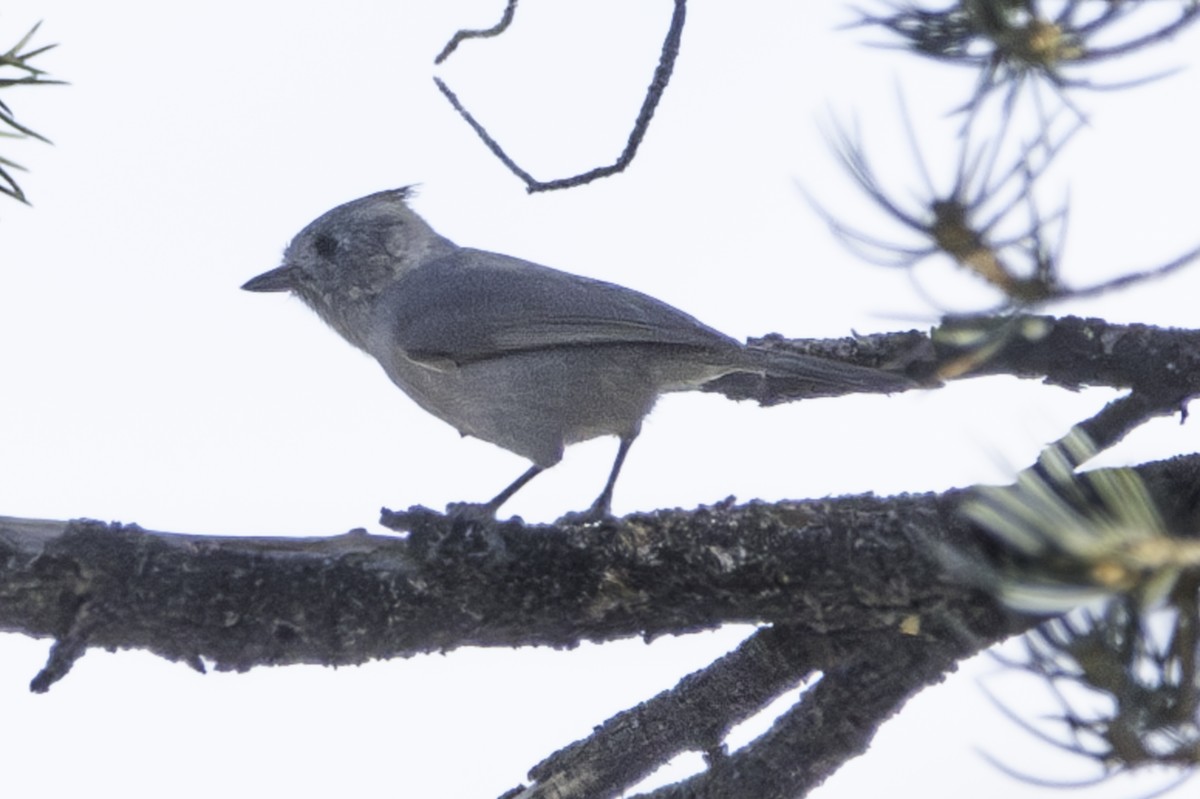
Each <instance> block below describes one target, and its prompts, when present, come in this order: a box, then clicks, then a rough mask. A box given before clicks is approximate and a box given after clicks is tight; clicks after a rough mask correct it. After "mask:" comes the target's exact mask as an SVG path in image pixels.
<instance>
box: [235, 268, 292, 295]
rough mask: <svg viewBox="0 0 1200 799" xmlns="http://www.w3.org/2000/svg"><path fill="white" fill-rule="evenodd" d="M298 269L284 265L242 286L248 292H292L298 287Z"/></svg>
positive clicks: (253, 278) (251, 279)
mask: <svg viewBox="0 0 1200 799" xmlns="http://www.w3.org/2000/svg"><path fill="white" fill-rule="evenodd" d="M296 271H297V270H296V267H294V266H289V265H288V264H284V265H283V266H277V267H275V268H274V269H272V270H271V271H270V272H263V273H262V274H261V275H259V276H258V277H252V278H250V279H249V280H247V281H246V282H245V283H244V284H242V288H244V289H245V290H246V291H291V290H292V289H293V288H295V286H296Z"/></svg>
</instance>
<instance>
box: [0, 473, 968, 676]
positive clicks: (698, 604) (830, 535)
mask: <svg viewBox="0 0 1200 799" xmlns="http://www.w3.org/2000/svg"><path fill="white" fill-rule="evenodd" d="M953 501H954V500H952V499H950V498H940V497H935V496H932V495H928V496H923V497H901V498H895V499H890V500H883V499H877V498H872V497H858V498H848V499H841V500H822V501H813V502H799V503H780V504H779V505H765V504H751V505H747V506H741V507H730V508H725V507H719V508H712V509H702V510H698V511H693V512H683V511H670V512H666V511H664V512H658V513H653V514H645V515H633V516H630V517H627V518H625V519H623V520H620V521H613V522H611V523H606V524H603V525H600V526H591V527H569V526H568V527H563V528H561V529H559V530H557V531H556V530H554V529H553V528H549V527H525V526H524V525H522V524H521V523H520V522H516V521H512V522H506V523H500V524H496V525H485V526H478V525H475V524H472V523H469V522H465V521H463V520H452V519H448V518H446V517H444V516H441V515H440V514H436V513H433V512H430V511H424V510H421V509H417V510H416V511H414V512H410V513H408V514H402V515H396V514H385V519H384V521H385V523H391V524H397V525H402V526H404V527H407V528H408V529H410V530H411V533H410V534H409V535H408V536H407V537H406V538H391V537H386V536H373V535H368V534H366V533H364V532H354V533H350V534H347V535H343V536H337V537H333V538H322V539H271V538H228V537H202V536H183V535H173V534H167V533H155V532H148V531H143V530H140V529H138V528H136V527H132V528H131V527H122V526H119V525H104V524H100V523H97V522H86V521H82V522H72V523H65V522H30V521H23V520H18V519H4V520H3V521H0V629H3V630H8V631H20V632H25V633H27V634H30V635H35V636H52V637H54V638H56V639H59V640H60V641H63V642H74V643H72V645H71V647H68V649H74V650H78V644H79V642H81V641H85V642H86V645H87V646H102V647H126V648H142V649H147V650H150V651H152V652H155V653H157V654H159V655H161V656H163V657H167V658H170V659H173V660H185V661H187V662H189V663H192V664H199V662H200V659H201V658H203V659H205V660H208V661H212V662H213V663H215V664H216V667H217V668H218V669H238V670H241V669H246V668H249V667H251V666H255V665H266V664H282V663H324V664H347V663H361V662H363V661H366V660H370V659H373V658H385V657H396V656H406V655H412V654H416V653H419V652H430V651H440V650H445V649H451V648H455V647H458V646H465V645H477V646H494V645H505V646H520V645H528V644H548V645H552V646H560V647H569V646H573V645H575V644H577V643H579V642H580V641H582V640H609V639H614V638H619V637H625V636H631V635H641V636H645V637H648V638H649V637H654V636H657V635H661V634H664V633H668V632H669V633H681V632H686V631H689V630H698V629H703V628H711V627H715V626H717V625H720V624H723V623H727V622H762V621H768V622H770V621H786V622H788V623H792V624H801V625H804V626H806V627H808V628H810V629H812V630H815V631H826V630H838V629H855V630H871V629H879V628H891V627H894V626H895V625H897V624H898V623H899V622H900V620H901V619H902V618H903V617H904V616H906V615H907V614H910V613H914V612H918V613H919V612H921V610H922V609H923V608H927V607H931V606H935V605H941V604H944V603H947V602H950V603H952V604H960V603H964V602H965V603H968V604H970V603H976V604H978V603H981V602H982V603H984V604H987V600H986V599H984V598H981V597H978V596H974V595H973V592H971V591H970V590H969V589H966V588H963V587H961V586H958V587H956V586H951V585H948V584H945V583H943V582H942V581H941V580H940V579H939V578H940V570H939V568H938V565H937V564H936V563H935V562H934V561H933V560H932V559H931V558H930V557H929V556H928V554H927V552H925V551H924V548H923V547H922V546H920V545H919V544H918V545H915V546H914V541H913V540H911V537H910V536H911V535H913V534H915V531H920V535H923V536H924V535H935V536H938V537H940V536H942V535H950V536H952V537H953V538H955V539H961V540H963V541H965V540H966V539H967V538H968V537H969V536H970V535H971V534H970V532H969V531H968V530H967V528H966V526H965V525H964V524H962V523H961V522H958V521H955V520H954V517H953V513H952V511H951V509H950V507H949V506H948V505H947V504H946V503H948V502H950V503H952V502H953ZM948 522H949V524H947V523H948ZM939 531H940V532H939ZM80 651H81V650H80ZM52 665H54V664H52ZM59 665H60V666H66V665H69V662H67V663H64V664H59Z"/></svg>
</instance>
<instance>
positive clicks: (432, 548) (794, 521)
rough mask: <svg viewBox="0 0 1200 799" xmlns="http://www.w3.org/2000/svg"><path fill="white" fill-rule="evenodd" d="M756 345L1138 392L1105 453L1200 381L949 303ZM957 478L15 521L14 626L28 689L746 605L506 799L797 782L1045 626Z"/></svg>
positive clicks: (1145, 359)
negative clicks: (990, 584)
mask: <svg viewBox="0 0 1200 799" xmlns="http://www.w3.org/2000/svg"><path fill="white" fill-rule="evenodd" d="M964 340H965V341H969V342H971V343H969V344H967V345H963V344H961V343H956V344H955V345H954V346H951V344H949V343H947V342H962V341H964ZM980 341H983V342H984V345H986V346H984V345H981V344H980V343H979V342H980ZM760 343H761V344H762V345H763V346H778V347H787V348H794V349H797V350H799V351H802V352H807V353H811V354H818V355H826V356H831V357H839V358H842V359H844V360H847V361H850V362H854V363H859V364H865V365H882V366H888V367H891V368H897V369H902V370H903V371H904V372H905V373H907V374H908V375H909V376H911V377H913V378H914V379H915V380H917V381H918V382H920V383H922V384H923V385H927V386H929V387H931V388H933V387H936V386H937V385H939V384H940V383H939V381H941V380H946V379H952V378H955V377H958V376H962V375H966V374H984V373H987V374H993V373H1005V374H1013V375H1018V376H1022V377H1034V376H1036V377H1040V378H1042V379H1043V380H1045V381H1046V382H1047V383H1052V384H1056V385H1061V386H1067V387H1076V386H1082V385H1107V386H1115V387H1126V388H1129V389H1131V390H1130V392H1129V393H1128V394H1127V395H1126V396H1124V397H1122V398H1121V399H1118V400H1115V401H1114V402H1112V403H1110V404H1109V405H1108V406H1107V407H1106V408H1104V409H1103V410H1102V411H1101V412H1100V413H1098V414H1096V416H1094V417H1093V418H1091V419H1088V420H1084V421H1082V422H1081V423H1080V424H1079V427H1080V428H1082V429H1083V430H1084V431H1086V432H1087V433H1088V435H1089V436H1090V438H1091V439H1092V440H1093V441H1094V442H1096V443H1097V444H1098V445H1099V446H1100V447H1105V446H1109V445H1111V444H1112V443H1114V442H1116V441H1118V440H1120V438H1121V437H1123V436H1124V435H1125V434H1126V433H1127V432H1128V431H1129V430H1131V429H1133V428H1134V427H1136V426H1137V425H1138V424H1140V423H1141V422H1143V421H1146V420H1147V419H1149V418H1152V417H1154V416H1157V415H1163V414H1167V413H1171V412H1174V411H1177V410H1180V409H1182V408H1185V406H1186V402H1187V400H1188V398H1190V397H1191V396H1192V395H1194V394H1196V393H1200V368H1197V366H1198V365H1200V333H1198V332H1195V331H1178V330H1161V329H1156V328H1151V327H1146V326H1141V325H1109V324H1107V323H1104V322H1102V321H1100V320H1083V319H1075V318H1066V319H1050V318H1044V317H1024V318H1016V319H1006V320H1001V321H1000V322H992V321H988V320H959V321H957V322H953V323H947V324H946V325H944V326H943V327H942V328H941V329H939V330H938V331H935V332H934V334H933V335H932V336H925V335H923V334H919V333H913V332H909V333H898V334H892V335H883V336H873V337H867V338H856V339H846V340H841V341H835V342H802V341H783V340H780V339H775V338H770V339H764V340H763V341H762V342H760ZM985 351H986V357H980V354H981V352H985ZM711 388H712V389H713V390H720V391H724V392H725V393H726V394H728V395H729V396H731V397H735V398H751V397H752V398H755V399H757V400H758V401H760V402H762V403H764V404H774V403H778V402H784V401H789V400H792V399H797V398H801V397H804V396H812V393H811V391H812V389H811V387H807V386H795V385H791V386H789V385H787V384H785V383H781V382H779V381H771V380H762V379H755V378H732V377H731V378H726V379H722V380H721V381H717V383H715V384H714V385H713V386H712V387H711ZM1064 432H1065V431H1064ZM1198 470H1200V456H1197V455H1191V456H1186V457H1180V458H1176V459H1174V460H1171V461H1164V462H1160V463H1156V464H1146V465H1143V466H1141V467H1139V469H1138V471H1139V472H1140V473H1141V475H1142V477H1143V479H1144V480H1145V482H1146V486H1147V490H1148V491H1149V493H1150V494H1151V495H1152V496H1153V497H1154V500H1155V502H1156V503H1157V506H1158V509H1159V511H1160V512H1161V513H1162V515H1163V516H1164V517H1165V518H1167V519H1170V520H1172V526H1173V529H1186V530H1191V529H1195V527H1196V517H1197V506H1200V490H1198V489H1197V486H1200V479H1197V478H1198V477H1200V475H1198V473H1197V472H1198ZM963 496H964V492H949V493H946V494H941V495H934V494H922V495H911V496H910V495H905V496H896V497H887V498H878V497H874V496H870V495H867V496H858V497H844V498H837V499H823V500H810V501H789V502H780V503H776V504H765V503H751V504H747V505H740V506H739V505H733V504H731V503H727V504H721V505H717V506H714V507H708V508H701V509H698V510H693V511H681V510H673V511H658V512H654V513H646V514H634V515H631V516H628V517H625V518H623V519H612V520H608V521H606V522H603V523H600V524H593V525H576V524H570V523H561V522H560V523H558V524H556V525H545V526H527V525H524V524H523V523H521V522H520V521H519V520H514V521H509V522H502V523H492V522H480V521H473V520H468V519H464V518H448V517H446V516H443V515H441V514H439V513H435V512H433V511H429V510H426V509H423V508H413V509H410V510H409V511H407V512H403V513H393V512H391V511H384V513H383V518H382V522H383V524H384V525H385V526H387V527H389V528H391V529H394V530H397V531H399V532H400V533H401V534H399V535H396V536H388V535H369V534H367V533H366V532H364V531H361V530H358V531H351V532H350V533H347V534H345V535H340V536H334V537H330V538H315V539H313V538H306V539H283V538H233V537H215V536H184V535H177V534H170V533H157V532H151V531H146V530H142V529H140V528H138V527H136V526H123V525H107V524H102V523H99V522H93V521H86V520H81V521H73V522H59V521H44V520H30V519H13V518H4V517H0V630H3V631H13V632H21V633H25V634H27V635H31V636H38V637H48V638H53V639H54V641H55V643H54V645H53V648H52V650H51V655H50V658H49V661H48V663H47V665H46V667H45V668H44V669H43V671H42V672H41V673H40V674H38V675H37V676H36V677H35V678H34V680H33V683H32V687H33V689H34V690H38V691H41V690H46V689H47V688H49V687H50V685H51V684H52V683H53V682H55V681H56V680H58V679H61V678H62V677H63V676H64V675H65V674H66V673H67V672H68V671H69V669H70V667H71V664H72V663H73V662H74V661H75V659H77V658H78V657H79V656H81V655H82V654H84V653H85V652H86V651H87V649H88V648H90V647H104V648H109V649H114V648H139V649H145V650H148V651H150V652H154V653H156V654H158V655H160V656H162V657H165V658H169V659H171V660H180V661H184V662H187V663H189V664H191V665H192V666H193V667H195V668H198V669H204V668H205V667H206V664H207V665H211V666H214V667H215V668H217V669H224V670H244V669H249V668H251V667H254V666H259V665H275V664H287V663H321V664H327V665H340V664H350V663H361V662H364V661H367V660H371V659H375V658H391V657H408V656H411V655H414V654H418V653H423V652H434V651H446V650H450V649H454V648H456V647H459V646H466V645H475V646H522V645H528V644H540V645H551V646H556V647H571V646H575V645H577V644H578V643H579V642H581V641H585V640H588V641H607V640H612V639H616V638H622V637H628V636H642V637H645V638H653V637H655V636H658V635H662V634H666V633H671V634H679V633H684V632H688V631H692V630H699V629H704V628H711V627H715V626H718V625H721V624H725V623H730V622H750V623H755V624H759V625H762V627H761V629H760V630H759V631H758V633H756V634H755V635H753V636H751V637H750V638H749V639H748V640H747V641H745V642H744V643H743V644H742V645H741V646H740V647H738V648H737V649H736V650H734V651H733V652H731V653H729V654H728V655H726V656H725V657H723V658H721V659H719V660H717V661H716V662H714V663H713V664H711V665H710V666H708V667H707V668H705V669H702V670H701V671H698V672H696V673H695V674H692V675H689V676H688V677H685V678H684V679H683V680H682V681H681V682H680V683H679V685H678V686H676V687H675V688H673V689H671V690H670V691H666V692H663V693H662V694H660V695H659V696H656V697H653V698H651V699H649V700H647V701H646V702H644V703H642V704H640V705H638V706H637V707H635V708H631V709H629V710H627V711H624V712H622V713H620V714H618V715H617V716H615V717H614V718H613V719H610V720H609V721H608V722H606V723H605V724H603V725H601V726H600V727H598V728H597V729H596V731H595V732H594V734H593V735H591V736H589V738H587V739H585V740H583V741H579V742H576V743H574V744H571V745H570V746H567V747H566V748H564V749H563V750H561V751H559V752H557V753H555V754H553V755H551V756H550V757H549V758H547V759H546V760H545V761H543V762H542V763H540V764H538V765H537V766H535V767H534V768H533V770H532V771H531V774H530V776H531V779H532V783H531V784H530V785H529V786H519V787H517V788H515V789H514V790H513V791H511V792H510V793H509V794H508V795H509V796H521V797H526V799H532V798H533V797H558V798H560V799H561V798H562V797H592V796H609V795H615V794H618V793H620V792H621V791H623V790H624V789H625V788H627V787H628V786H630V785H632V784H633V783H634V782H636V781H637V780H638V779H640V778H641V777H643V776H645V775H646V774H648V773H650V772H651V771H653V770H654V769H655V768H657V767H658V766H659V765H661V764H662V763H663V762H665V761H666V760H669V759H670V758H671V757H673V756H674V755H675V754H677V753H679V752H682V751H686V750H692V751H695V750H699V751H703V752H705V753H706V755H707V757H708V759H709V764H710V768H709V769H707V770H706V771H705V772H704V773H703V774H700V775H697V776H696V777H693V778H691V779H689V780H686V781H684V782H682V783H678V784H676V785H674V786H670V787H668V788H664V789H661V790H659V791H656V792H655V793H654V794H653V795H654V796H657V797H684V796H687V797H745V796H755V797H776V796H777V797H785V796H797V795H802V794H803V793H805V792H806V791H807V790H809V789H811V788H812V787H814V786H815V785H817V784H819V783H820V782H821V781H822V780H824V779H825V778H826V777H827V776H828V775H829V774H831V773H833V771H835V770H836V769H837V767H838V766H840V765H841V764H842V763H844V762H845V761H846V760H847V759H848V758H850V757H853V756H855V755H856V754H859V753H861V752H862V751H863V750H864V749H865V748H866V746H867V745H868V743H869V742H870V739H871V737H872V736H873V735H874V732H875V731H876V729H877V728H878V726H879V725H880V724H881V723H882V722H883V721H884V720H885V719H886V718H888V717H889V716H890V715H891V714H893V713H895V712H896V711H897V710H898V709H899V708H900V707H901V706H902V705H903V703H904V702H905V701H906V700H907V699H908V698H909V697H910V696H912V695H913V694H914V693H916V692H917V691H919V690H920V689H922V688H923V687H925V686H927V685H930V684H932V683H935V682H938V681H940V680H941V679H943V677H944V676H945V674H946V673H948V672H949V671H950V670H952V669H953V668H954V665H955V664H956V663H957V662H958V661H959V660H961V659H963V658H964V657H967V656H969V655H971V654H973V653H975V652H978V651H979V650H981V649H984V648H986V647H988V646H990V645H991V644H992V643H994V642H996V641H998V640H1000V639H1002V638H1004V637H1006V636H1007V635H1010V634H1012V633H1014V632H1018V631H1021V630H1023V629H1027V628H1028V627H1029V626H1030V625H1032V624H1033V623H1035V622H1036V619H1032V618H1029V617H1022V616H1018V615H1016V614H1014V613H1011V612H1009V611H1007V610H1005V609H1004V608H1003V607H1002V606H1001V605H1000V604H999V603H998V602H997V601H996V600H995V599H994V598H993V597H992V596H991V595H990V594H989V593H987V592H986V591H984V590H981V588H982V587H983V586H984V584H985V581H984V579H983V575H986V574H989V573H994V572H989V571H988V570H987V569H985V568H981V569H979V570H972V568H971V566H970V565H971V564H972V563H975V564H985V565H988V566H994V565H996V564H997V562H998V561H999V560H1000V559H1003V558H1005V557H1007V556H1006V555H1005V554H1004V553H1002V552H1001V551H1000V550H999V548H998V547H997V546H996V545H995V544H994V543H993V542H992V541H991V540H989V539H988V538H987V537H986V536H984V535H983V534H981V531H979V530H978V529H975V528H973V527H972V526H971V525H970V524H969V523H968V522H967V521H966V520H965V519H964V517H963V516H962V515H961V514H960V513H959V512H958V507H959V504H960V502H961V501H962V499H963ZM947 552H953V553H955V555H954V557H953V558H952V559H947V558H946V557H944V556H945V554H946V553H947ZM817 675H819V680H818V681H817V682H816V684H815V685H814V686H813V687H812V688H810V689H809V690H807V691H805V692H804V693H803V695H802V697H801V699H800V700H799V701H798V702H797V703H796V704H795V705H794V706H793V707H792V708H791V709H790V710H789V711H787V712H786V713H785V714H784V715H783V716H781V717H780V718H779V719H778V720H777V722H776V723H775V725H774V726H773V727H772V729H771V730H770V731H769V732H768V733H766V734H765V735H763V736H762V737H761V738H760V739H758V740H756V741H755V742H753V743H752V744H751V745H748V746H746V747H744V748H743V749H741V750H739V751H737V752H735V753H733V754H727V753H726V752H725V751H724V749H723V747H722V741H723V739H724V737H725V734H726V733H727V732H728V730H729V729H730V728H731V727H732V726H733V725H735V724H737V723H738V722H739V721H741V720H743V719H745V718H747V717H749V716H750V715H752V714H754V713H755V712H757V711H758V710H759V709H761V708H762V707H763V706H765V705H766V704H767V703H769V702H770V701H771V700H772V699H774V698H775V697H777V696H779V695H780V694H781V693H783V692H784V691H787V690H790V689H791V688H793V687H795V686H796V685H798V684H799V683H800V682H802V681H803V680H805V679H810V678H813V677H814V676H817Z"/></svg>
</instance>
